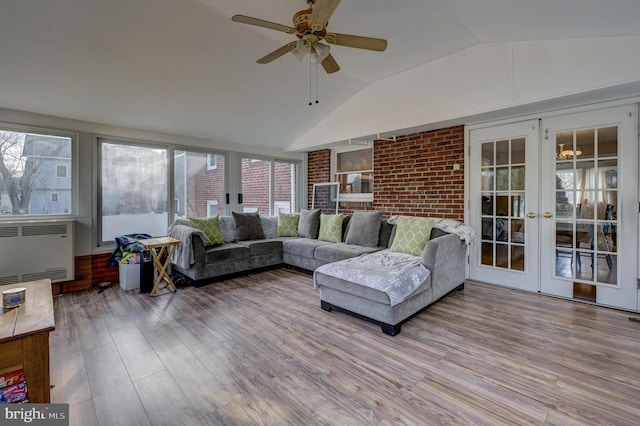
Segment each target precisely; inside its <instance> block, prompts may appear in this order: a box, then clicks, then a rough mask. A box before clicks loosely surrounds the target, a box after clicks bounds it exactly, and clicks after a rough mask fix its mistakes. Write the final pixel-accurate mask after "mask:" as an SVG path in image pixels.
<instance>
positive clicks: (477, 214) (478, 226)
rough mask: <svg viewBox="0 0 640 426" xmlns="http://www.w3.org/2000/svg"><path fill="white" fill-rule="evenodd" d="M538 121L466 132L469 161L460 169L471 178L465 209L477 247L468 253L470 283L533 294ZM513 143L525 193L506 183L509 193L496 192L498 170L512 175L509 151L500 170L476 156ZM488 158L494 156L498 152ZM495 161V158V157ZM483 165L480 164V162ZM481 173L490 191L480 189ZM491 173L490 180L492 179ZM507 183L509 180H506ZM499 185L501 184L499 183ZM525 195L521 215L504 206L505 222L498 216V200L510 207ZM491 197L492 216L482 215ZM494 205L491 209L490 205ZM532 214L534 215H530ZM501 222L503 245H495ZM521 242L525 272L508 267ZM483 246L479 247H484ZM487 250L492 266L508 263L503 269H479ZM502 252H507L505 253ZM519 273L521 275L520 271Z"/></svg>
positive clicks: (536, 241)
mask: <svg viewBox="0 0 640 426" xmlns="http://www.w3.org/2000/svg"><path fill="white" fill-rule="evenodd" d="M539 134H540V131H539V122H538V120H536V119H533V120H527V121H521V122H516V123H510V124H503V125H499V126H490V127H485V128H474V129H472V130H471V131H470V133H469V147H468V149H469V151H468V152H469V155H470V158H471V162H470V163H471V164H469V167H465V170H469V173H470V176H473V177H474V178H473V179H471V180H470V192H469V193H470V194H472V195H471V197H470V199H469V201H468V205H469V210H470V212H471V215H470V217H469V218H468V219H467V222H468V223H469V224H470V225H471V227H473V228H474V230H475V231H476V237H477V243H476V245H475V246H473V247H471V248H470V250H469V276H470V278H471V279H474V280H477V281H483V282H490V283H494V284H498V285H504V286H507V287H512V288H518V289H520V290H526V291H537V290H538V283H539V279H538V273H539V268H538V263H539V262H538V257H539V249H538V246H539V236H538V232H537V231H536V229H537V227H538V223H537V222H538V219H537V217H536V215H535V214H532V212H535V211H536V210H537V205H538V170H537V167H536V164H537V163H538V139H539ZM515 140H520V141H522V140H524V144H525V145H524V148H525V152H524V161H523V162H519V161H516V162H515V164H517V167H524V172H525V182H524V190H513V189H512V188H511V183H509V185H508V186H509V188H508V189H504V188H503V189H504V190H502V191H501V190H500V188H499V185H498V183H497V182H498V169H499V168H502V169H506V170H509V171H508V172H507V173H508V174H509V175H511V173H512V172H511V170H512V169H511V167H512V165H513V161H512V160H513V152H511V151H509V152H508V154H509V155H510V158H509V160H508V161H507V162H506V163H505V162H503V163H502V167H498V165H497V162H496V164H494V163H493V158H492V159H485V158H484V157H483V156H484V155H485V154H483V153H482V152H481V151H482V149H483V146H485V145H487V144H488V145H489V146H493V145H496V146H497V143H496V142H497V141H506V142H508V143H510V144H512V143H513V141H515ZM492 155H495V156H497V155H498V154H497V153H493V154H492ZM496 159H497V157H496ZM478 160H482V161H483V163H481V161H478ZM487 163H491V164H492V165H493V166H495V167H492V166H490V167H483V165H486V164H487ZM482 173H489V174H490V175H491V177H490V178H489V179H490V180H491V181H493V183H492V184H491V185H492V187H491V189H488V188H481V186H482V185H483V183H482V181H485V179H481V178H480V176H481V175H482ZM494 174H495V176H494ZM510 179H511V178H510ZM503 185H504V184H503ZM487 189H488V191H486V190H487ZM521 192H524V210H523V211H520V212H517V213H516V212H514V211H513V210H515V209H514V208H513V206H509V207H508V210H509V211H510V212H509V213H508V214H507V216H506V217H504V218H502V217H500V216H497V204H498V199H502V200H504V199H506V200H509V201H507V204H512V202H511V201H510V200H511V198H512V197H513V196H514V194H518V193H521ZM485 198H490V199H492V200H493V201H492V202H491V203H490V204H491V205H492V209H493V208H494V207H495V209H496V211H495V212H491V213H487V212H484V211H483V210H484V208H483V206H482V205H481V204H482V200H483V199H485ZM494 204H496V206H493V205H494ZM532 209H533V210H532ZM498 220H501V221H502V223H506V224H507V225H506V227H507V228H508V229H507V230H505V232H504V233H505V234H507V235H508V237H506V238H505V239H504V240H503V241H500V242H498V241H497V237H496V236H495V234H496V233H497V223H495V222H494V221H498ZM484 221H487V222H488V223H490V224H491V228H492V229H491V230H490V231H489V233H490V234H491V235H490V236H489V237H487V236H486V235H483V234H486V233H487V232H485V230H484V229H483V228H484ZM514 222H518V223H523V224H524V229H521V230H519V232H518V234H520V235H522V237H520V238H519V239H518V240H517V242H516V243H512V242H513V241H515V240H516V238H514V237H515V234H516V232H515V229H514V227H513V226H512V224H513V223H514ZM522 238H523V239H524V247H523V254H521V255H523V256H524V265H523V266H524V267H523V268H521V266H518V267H513V265H512V263H513V258H512V253H513V250H514V248H515V249H522V247H520V241H521V240H522ZM483 247H484V248H483ZM498 247H502V248H503V251H502V257H500V259H498V257H499V254H498ZM485 249H488V250H489V251H491V252H492V254H491V258H492V259H491V261H495V262H496V263H497V262H498V260H501V261H502V262H505V261H506V262H507V265H506V266H503V267H494V266H491V265H486V264H484V263H485V262H487V260H486V259H484V260H483V259H482V258H483V252H484V251H485ZM505 249H506V253H505ZM519 268H521V269H522V270H519Z"/></svg>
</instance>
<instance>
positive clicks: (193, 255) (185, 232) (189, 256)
mask: <svg viewBox="0 0 640 426" xmlns="http://www.w3.org/2000/svg"><path fill="white" fill-rule="evenodd" d="M169 236H170V237H173V238H176V239H178V240H180V244H179V245H178V248H177V249H176V251H175V252H174V254H173V258H172V259H171V263H173V264H176V265H178V266H179V267H181V268H185V269H186V268H189V267H190V265H193V264H199V265H204V260H205V247H204V239H203V236H204V233H203V232H202V231H200V230H198V229H196V228H193V227H191V226H187V225H174V226H172V227H171V228H170V229H169ZM204 238H205V239H206V236H205V237H204ZM207 241H208V240H207Z"/></svg>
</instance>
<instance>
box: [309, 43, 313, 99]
mask: <svg viewBox="0 0 640 426" xmlns="http://www.w3.org/2000/svg"><path fill="white" fill-rule="evenodd" d="M311 55H312V53H311V52H309V106H311V105H312V103H311V84H312V82H311V80H312V79H313V78H312V77H313V69H312V61H311Z"/></svg>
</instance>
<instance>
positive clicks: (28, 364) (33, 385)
mask: <svg viewBox="0 0 640 426" xmlns="http://www.w3.org/2000/svg"><path fill="white" fill-rule="evenodd" d="M16 287H25V288H26V289H27V291H26V294H25V303H24V304H22V305H20V306H18V307H16V308H7V309H5V308H3V307H2V302H0V370H12V369H15V368H14V367H21V368H23V369H24V376H25V380H26V382H27V394H28V396H29V402H32V403H41V404H44V403H47V404H48V403H49V402H51V400H50V395H51V394H50V377H49V332H51V331H53V330H55V328H56V324H55V318H54V315H53V297H52V295H51V280H49V279H46V280H38V281H30V282H24V283H19V284H9V285H3V286H0V290H3V291H4V290H9V289H12V288H16Z"/></svg>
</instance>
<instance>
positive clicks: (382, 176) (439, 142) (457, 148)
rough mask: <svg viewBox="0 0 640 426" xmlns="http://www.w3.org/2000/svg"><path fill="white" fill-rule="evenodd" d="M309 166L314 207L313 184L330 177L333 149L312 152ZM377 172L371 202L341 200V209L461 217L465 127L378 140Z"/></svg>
mask: <svg viewBox="0 0 640 426" xmlns="http://www.w3.org/2000/svg"><path fill="white" fill-rule="evenodd" d="M455 164H457V165H459V169H458V170H454V165H455ZM308 165H309V170H308V182H309V199H308V206H309V207H311V194H312V189H313V184H314V183H320V182H329V181H330V180H331V171H330V167H331V151H330V150H328V149H323V150H320V151H313V152H310V153H309V154H308ZM373 173H374V177H373V203H340V212H342V213H345V214H351V213H352V212H353V211H354V210H381V211H383V212H384V214H385V216H392V215H396V214H401V215H407V216H423V217H425V216H431V217H447V218H451V219H457V220H463V219H464V126H455V127H449V128H445V129H439V130H432V131H429V132H420V133H414V134H410V135H404V136H399V137H397V138H396V140H395V141H382V140H377V141H375V142H374V146H373Z"/></svg>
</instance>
